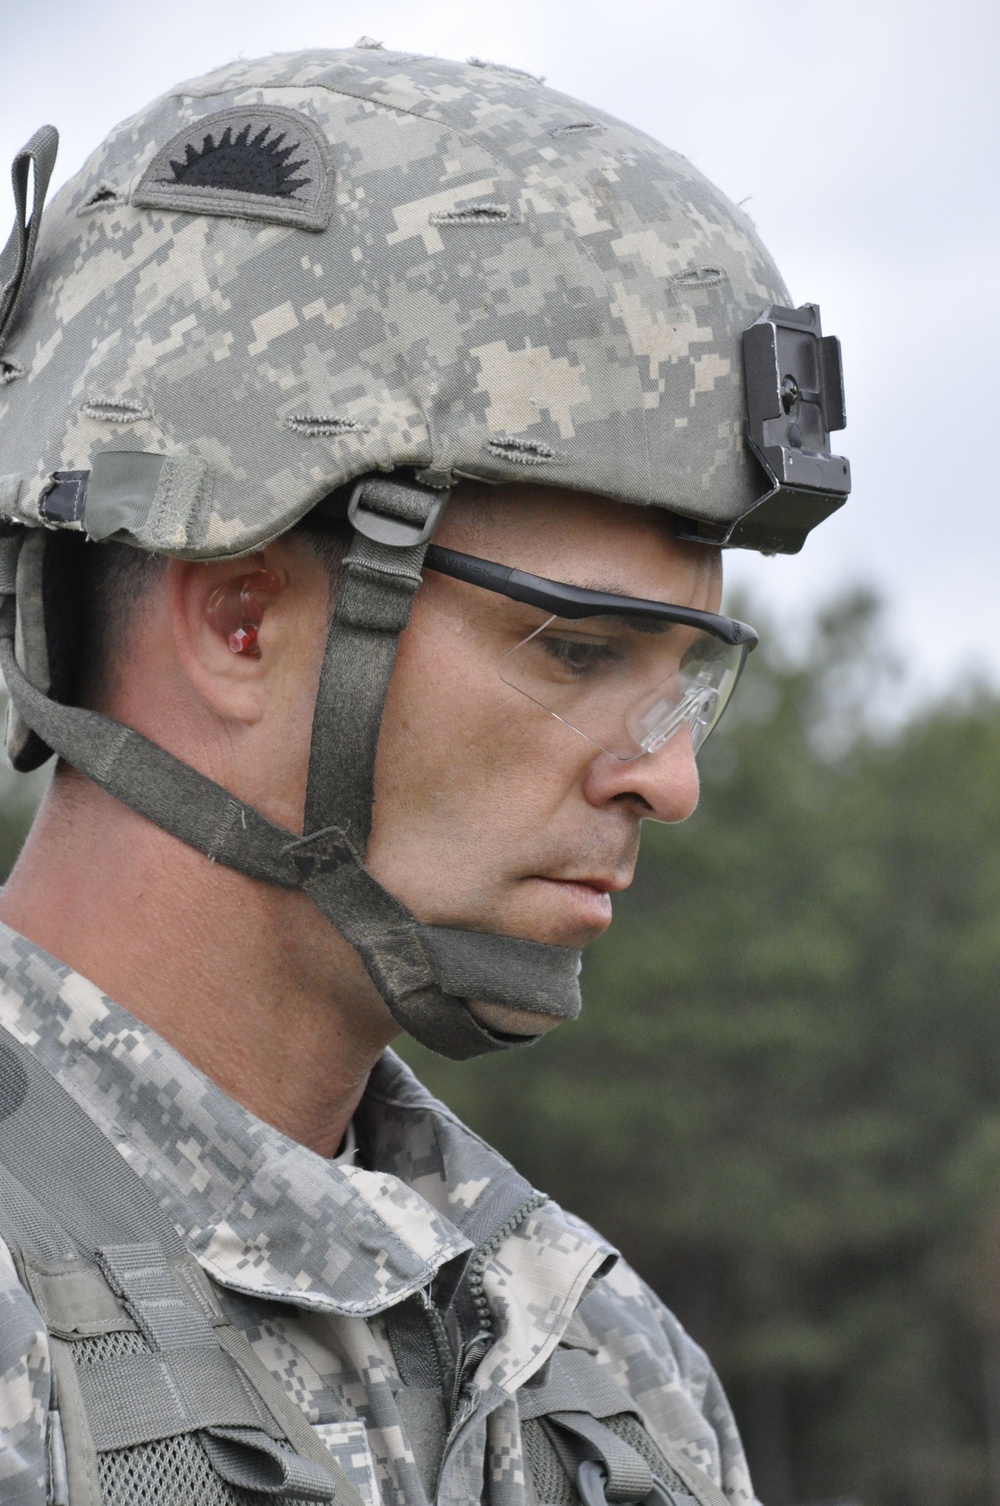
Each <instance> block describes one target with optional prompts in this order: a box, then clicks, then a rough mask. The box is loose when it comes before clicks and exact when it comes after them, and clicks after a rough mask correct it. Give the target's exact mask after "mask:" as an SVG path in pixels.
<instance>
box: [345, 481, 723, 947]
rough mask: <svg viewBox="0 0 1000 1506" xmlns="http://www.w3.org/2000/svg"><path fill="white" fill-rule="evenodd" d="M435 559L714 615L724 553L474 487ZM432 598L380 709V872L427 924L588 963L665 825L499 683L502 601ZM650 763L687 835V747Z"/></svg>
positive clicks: (602, 761) (451, 591)
mask: <svg viewBox="0 0 1000 1506" xmlns="http://www.w3.org/2000/svg"><path fill="white" fill-rule="evenodd" d="M436 541H437V542H438V543H440V544H442V545H444V546H445V547H448V548H453V549H457V550H460V551H462V552H464V553H469V554H476V555H478V556H480V557H481V558H484V559H490V560H494V561H497V562H499V563H501V564H504V565H512V566H515V567H516V568H519V569H524V570H527V571H530V572H532V573H534V574H537V575H543V576H546V577H548V578H550V579H555V580H561V581H567V582H569V583H571V584H574V585H579V586H586V587H591V588H596V589H603V590H613V591H617V592H619V593H623V594H627V595H631V596H640V597H646V598H651V599H654V600H660V601H671V602H675V603H679V604H683V605H689V606H695V607H699V608H702V609H704V610H714V609H716V608H717V606H718V601H719V595H720V569H719V563H718V552H717V551H712V550H709V549H707V548H703V547H702V546H699V545H690V544H685V543H681V542H680V541H678V540H677V539H676V538H674V536H673V533H672V530H671V526H670V520H669V518H666V517H664V516H663V515H662V514H658V513H655V512H654V511H653V510H652V509H648V510H647V509H639V508H636V507H629V506H624V505H622V504H617V503H612V502H607V501H605V500H604V499H599V498H591V497H586V496H581V495H580V494H577V493H569V492H560V491H558V490H556V489H554V488H548V487H537V486H524V487H504V488H486V487H470V488H469V489H468V490H467V491H466V492H464V494H463V491H462V490H460V491H459V493H458V494H457V496H456V498H455V500H454V501H453V503H452V505H451V507H450V508H449V511H448V513H447V514H446V516H445V519H444V521H443V523H442V526H441V528H440V530H439V532H438V535H437V540H436ZM425 581H426V583H425V585H424V586H423V588H422V589H421V591H420V592H419V593H418V596H417V599H416V602H415V604H414V609H413V613H412V616H411V622H410V626H409V628H408V629H407V631H406V632H405V633H404V635H403V637H402V639H401V641H400V646H399V654H398V657H397V662H396V668H395V670H394V672H393V679H392V683H391V685H390V690H389V695H388V698H387V702H386V709H385V715H384V718H383V723H382V732H381V736H380V742H379V752H378V760H377V766H376V804H375V812H374V824H373V831H372V839H371V843H370V845H369V850H368V859H367V863H368V866H369V868H370V869H371V871H372V873H373V874H374V875H375V877H377V878H378V879H379V880H380V882H381V883H383V884H384V885H385V886H386V887H387V888H388V889H389V890H390V891H391V892H392V893H394V894H396V895H397V896H398V897H399V898H400V899H401V900H403V902H404V903H406V904H407V905H408V907H409V908H410V909H411V910H412V911H413V912H414V913H415V914H416V915H417V917H418V918H419V919H420V920H422V921H424V922H425V923H429V924H437V925H449V926H457V927H459V928H462V929H469V930H482V931H490V932H497V933H500V934H504V935H513V936H519V937H523V938H525V939H528V940H534V941H542V942H549V943H552V944H556V945H562V946H570V947H574V948H576V947H580V946H583V945H585V944H586V943H587V942H588V941H591V940H593V939H594V938H595V937H596V936H597V935H599V934H600V933H601V932H602V931H603V930H604V929H605V928H606V927H607V925H608V924H609V922H610V918H611V901H610V897H609V896H610V894H611V893H613V892H616V891H618V890H621V889H624V888H626V887H627V886H628V884H629V883H630V882H631V880H632V875H633V872H634V868H635V862H636V857H637V854H638V848H639V834H640V823H641V821H642V819H644V818H645V817H647V816H649V815H651V814H652V813H653V812H652V810H651V808H650V805H649V803H648V801H647V800H646V799H645V798H644V796H643V794H642V790H641V786H642V779H646V780H647V781H648V779H649V777H650V772H649V769H644V770H642V771H639V773H638V774H633V776H632V778H633V781H634V782H635V783H636V788H635V789H631V788H630V784H629V779H628V778H626V777H625V775H624V774H623V773H622V771H623V770H624V769H625V768H627V767H629V766H626V765H618V766H617V767H611V765H614V764H615V763H616V761H614V760H610V755H607V754H601V753H600V752H599V750H597V749H596V748H595V746H594V745H593V744H592V743H590V742H588V741H587V740H586V739H585V738H583V737H581V736H579V734H577V733H575V732H573V731H572V730H571V729H570V728H568V727H567V726H565V725H564V724H563V723H560V722H558V721H557V720H556V719H555V718H553V717H552V716H551V715H549V714H548V713H547V712H545V711H543V710H542V709H541V708H540V707H538V706H535V705H533V704H532V703H531V702H530V701H528V700H527V699H526V698H525V697H524V696H523V695H521V694H520V693H519V692H518V691H517V690H514V689H512V688H511V687H510V686H508V685H505V684H504V683H503V682H502V681H501V680H500V679H499V677H498V676H497V673H496V664H497V661H498V658H499V653H498V646H499V645H500V644H501V643H502V639H501V637H500V629H499V628H498V622H499V621H500V618H501V616H502V614H503V613H504V612H505V611H507V610H508V607H507V604H506V603H505V602H504V600H503V599H502V598H499V597H497V596H495V595H494V594H493V593H489V592H485V591H482V590H481V589H479V588H478V587H476V586H472V585H469V584H466V583H463V582H458V581H453V580H451V579H448V578H446V577H444V576H440V575H436V574H434V573H433V572H430V571H429V572H427V575H426V577H425ZM501 651H502V649H501ZM656 758H657V760H658V765H657V767H658V769H659V775H658V777H660V778H661V780H662V781H665V782H667V783H669V782H670V781H671V779H674V782H675V783H676V785H677V794H676V798H674V799H673V800H671V799H669V798H668V799H667V806H666V808H667V809H668V810H669V812H670V813H669V814H666V815H660V816H659V817H658V818H659V819H668V820H671V819H683V817H684V816H685V815H687V814H689V813H690V810H691V809H693V800H692V798H691V794H690V790H691V788H692V783H693V781H694V778H695V776H694V775H693V765H692V763H691V759H690V754H689V752H688V753H687V754H686V755H685V753H684V748H683V746H682V743H681V741H680V740H678V741H677V743H676V745H674V744H671V745H668V747H667V748H666V749H665V750H664V752H663V753H661V754H659V755H656ZM609 760H610V764H609ZM639 762H640V763H641V762H643V760H640V761H639ZM682 764H684V768H683V771H682V768H681V766H682ZM674 766H676V771H677V772H676V778H674V774H673V773H672V770H673V769H674ZM682 786H683V789H682ZM693 788H694V791H695V795H694V798H695V799H696V782H694V783H693ZM675 809H676V814H675V813H674V811H675Z"/></svg>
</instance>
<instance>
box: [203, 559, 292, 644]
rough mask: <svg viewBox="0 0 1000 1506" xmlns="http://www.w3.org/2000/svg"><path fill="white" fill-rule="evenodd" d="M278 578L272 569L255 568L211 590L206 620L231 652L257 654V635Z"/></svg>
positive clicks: (278, 588)
mask: <svg viewBox="0 0 1000 1506" xmlns="http://www.w3.org/2000/svg"><path fill="white" fill-rule="evenodd" d="M280 590H281V582H280V581H279V579H278V577H277V576H276V575H275V574H274V573H273V571H271V570H255V571H254V572H253V574H252V575H245V576H244V577H243V578H242V580H241V579H239V578H238V577H237V578H236V579H235V580H233V581H230V582H229V583H228V584H227V585H224V586H220V587H219V588H218V590H216V591H213V592H212V595H211V596H210V597H209V600H208V620H209V622H210V623H211V624H212V626H213V627H214V628H215V630H216V632H218V633H221V635H222V636H223V637H224V638H225V640H226V642H227V643H228V644H229V647H230V649H231V650H232V652H233V653H234V654H246V656H247V658H249V659H259V658H260V646H259V644H258V642H257V636H258V634H259V632H260V625H261V622H262V621H263V619H264V611H265V608H266V606H267V598H268V597H269V596H276V595H277V594H278V592H279V591H280Z"/></svg>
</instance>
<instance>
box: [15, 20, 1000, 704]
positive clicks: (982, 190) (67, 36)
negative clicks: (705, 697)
mask: <svg viewBox="0 0 1000 1506" xmlns="http://www.w3.org/2000/svg"><path fill="white" fill-rule="evenodd" d="M363 33H367V34H368V35H370V36H373V37H376V38H377V39H379V40H383V41H385V42H386V43H387V45H389V46H392V47H399V48H405V49H407V50H413V51H424V52H430V53H437V54H440V55H442V56H446V57H458V58H463V57H467V56H469V55H472V54H475V55H477V56H482V57H487V58H489V59H490V60H492V61H497V62H507V63H513V64H516V65H518V66H520V67H523V68H527V69H529V70H530V71H532V72H534V73H539V74H544V75H545V77H546V79H547V80H548V82H549V83H550V84H552V85H553V86H554V87H555V88H558V89H562V90H564V91H566V92H567V93H569V94H573V95H576V96H578V97H580V98H582V99H584V100H587V101H588V102H591V103H593V104H596V105H599V106H601V107H602V108H604V109H606V110H609V111H611V112H612V113H614V114H617V115H620V116H622V117H624V118H627V119H628V120H630V121H631V122H633V123H634V124H636V125H638V126H641V127H642V128H643V129H644V130H647V131H649V132H650V133H651V134H652V135H654V136H656V137H658V138H659V139H660V140H662V141H665V142H667V143H668V144H669V145H670V146H673V147H675V148H676V149H677V150H679V151H681V152H683V153H685V155H686V156H688V157H690V158H691V159H692V160H693V161H694V162H695V163H696V164H697V165H698V166H699V167H700V168H701V169H702V171H704V172H705V173H707V174H708V176H709V177H710V178H712V179H714V181H715V182H717V183H718V184H719V186H720V187H721V188H723V189H724V190H725V191H726V192H727V193H728V194H729V195H730V196H731V197H732V198H734V199H736V200H743V201H746V208H747V210H748V212H749V213H750V214H751V215H752V216H753V218H754V219H755V221H756V222H757V225H758V228H759V230H760V232H761V234H762V236H763V238H764V240H765V242H766V243H767V245H768V246H769V247H770V249H771V251H772V252H773V253H774V255H775V257H776V259H777V261H778V264H779V266H780V267H781V268H782V270H783V272H784V274H785V277H786V279H787V281H788V283H789V286H790V288H791V292H792V296H793V298H794V299H795V300H796V302H805V301H806V300H809V301H810V302H818V303H819V304H820V305H821V307H822V311H823V323H824V327H825V329H826V330H827V332H829V333H832V334H837V335H839V336H840V338H841V340H842V342H843V345H844V365H845V374H846V385H847V404H848V416H849V427H848V429H847V431H846V434H844V435H840V436H837V439H838V441H839V442H840V447H841V448H842V449H843V452H844V453H845V454H847V455H848V456H849V457H850V460H851V464H852V468H853V473H854V485H855V490H854V493H853V495H852V497H851V499H850V501H849V502H848V504H847V506H846V508H844V510H843V511H842V512H841V513H840V514H839V515H838V516H837V517H835V518H834V519H833V520H831V521H830V522H828V523H825V524H824V525H823V526H822V528H821V529H820V530H819V531H818V532H817V534H816V535H815V536H814V537H813V538H812V539H811V540H810V541H809V542H807V544H806V547H805V550H804V552H803V554H802V555H800V556H798V557H797V558H794V559H779V560H761V559H758V558H757V557H756V556H751V555H741V554H734V555H732V556H730V579H731V580H737V579H738V580H741V581H746V582H748V583H749V584H750V585H752V586H753V587H754V588H755V590H757V591H758V592H760V593H763V594H766V595H767V596H768V597H769V598H770V599H772V600H774V601H775V602H776V603H777V604H778V605H779V606H780V607H781V608H782V609H783V610H784V611H785V613H786V614H788V620H789V622H790V623H791V622H794V621H795V619H796V614H798V613H799V612H801V611H802V610H803V609H804V608H805V607H807V606H808V604H809V603H810V602H812V601H814V600H816V599H820V598H823V597H826V596H828V595H829V594H830V593H831V592H832V591H833V590H835V589H836V587H837V586H838V585H840V584H841V583H843V582H844V581H847V580H851V581H853V580H858V579H864V580H866V581H869V582H872V583H874V584H875V585H876V586H878V587H879V589H880V590H881V591H882V592H883V594H884V595H885V596H886V597H887V598H888V600H889V602H890V604H891V607H892V617H891V622H892V626H893V632H894V636H895V639H896V641H897V643H900V644H902V645H903V646H904V647H907V646H909V647H910V649H911V652H910V654H908V655H907V657H908V658H909V659H910V661H911V663H912V665H913V668H914V671H915V674H916V677H917V683H918V684H923V685H928V686H933V687H934V688H936V689H939V688H944V687H946V686H948V685H954V686H956V687H959V686H961V684H962V683H963V682H964V681H965V680H966V678H967V673H968V670H969V668H970V666H972V665H978V666H979V667H980V668H982V669H984V670H985V671H986V672H987V673H989V674H990V676H991V677H992V678H993V679H995V680H996V681H997V682H998V683H1000V651H998V649H997V647H996V643H997V632H996V627H995V619H996V613H997V606H998V602H997V597H996V592H995V589H994V577H995V574H996V572H997V568H998V566H1000V519H998V506H997V503H998V495H997V494H998V479H997V478H998V467H997V464H996V460H995V458H994V456H995V452H996V449H997V438H996V428H997V425H996V420H995V416H994V410H995V408H996V406H997V398H998V387H1000V384H998V382H997V378H996V375H995V372H996V362H997V351H998V350H1000V296H998V277H1000V207H998V206H1000V145H998V143H1000V129H998V127H1000V77H998V73H1000V69H998V61H1000V6H998V5H997V4H996V0H951V3H948V4H943V3H937V0H934V3H927V0H924V3H922V0H907V3H903V0H836V3H832V0H826V3H823V0H796V3H794V4H785V5H780V4H776V3H775V0H694V3H692V0H659V3H655V4H651V3H647V0H498V3H495V4H480V3H478V0H464V3H459V0H405V3H402V0H366V3H357V0H326V3H319V0H239V3H237V0H170V3H169V4H164V3H158V4H156V5H142V4H138V5H137V4H136V3H135V0H130V3H126V0H33V4H32V5H31V6H25V5H22V4H20V3H17V0H0V70H2V88H3V101H4V106H3V112H2V119H0V154H3V156H4V157H5V159H6V160H8V161H9V159H10V158H11V157H12V156H13V153H14V152H15V150H16V149H17V148H18V147H19V146H20V145H21V144H22V142H23V141H24V140H25V139H26V138H27V137H28V136H29V135H30V133H31V131H32V130H34V128H35V127H36V126H37V125H39V124H41V123H42V121H43V120H51V122H52V123H53V124H54V125H56V126H57V127H58V128H59V131H60V133H61V135H62V148H61V154H60V162H59V166H58V167H57V170H56V180H57V181H61V180H62V178H64V177H66V176H67V175H68V174H69V173H70V172H72V171H74V170H75V169H76V167H77V166H79V164H80V162H81V161H82V160H83V158H84V156H85V155H86V154H87V152H88V151H89V150H90V149H91V148H92V147H93V146H94V145H96V144H97V142H98V141H99V140H100V139H101V137H102V136H103V135H104V134H105V133H106V131H107V130H108V128H109V127H110V126H111V125H113V124H114V123H115V122H117V121H118V120H120V119H122V118H123V117H125V116H127V115H129V114H131V113H132V112H133V111H134V110H136V109H138V108H139V107H140V106H141V105H143V104H145V103H146V102H147V101H148V100H149V99H151V98H152V97H153V96H154V95H155V94H157V93H159V92H161V91H162V90H163V89H165V88H167V87H168V86H169V85H171V84H173V83H176V82H177V81H178V80H180V79H183V78H186V77H189V76H191V75H194V74H198V73H202V72H205V71H207V69H209V68H210V67H213V66H215V65H217V64H219V63H220V62H224V61H227V60H228V59H230V58H232V57H235V56H238V55H243V56H247V57H253V56H257V55H259V54H261V53H266V52H274V51H290V50H294V49H295V48H299V47H306V46H317V47H338V46H349V45H350V44H351V43H353V42H354V41H355V40H356V39H357V38H358V37H359V36H360V35H361V34H363ZM2 192H3V190H2V189H0V194H2ZM0 205H2V206H3V207H2V208H0V230H2V231H3V235H4V236H5V234H6V230H5V228H4V221H5V219H6V217H7V216H8V215H9V213H10V208H9V198H8V200H7V203H6V205H4V201H3V199H2V198H0Z"/></svg>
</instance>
